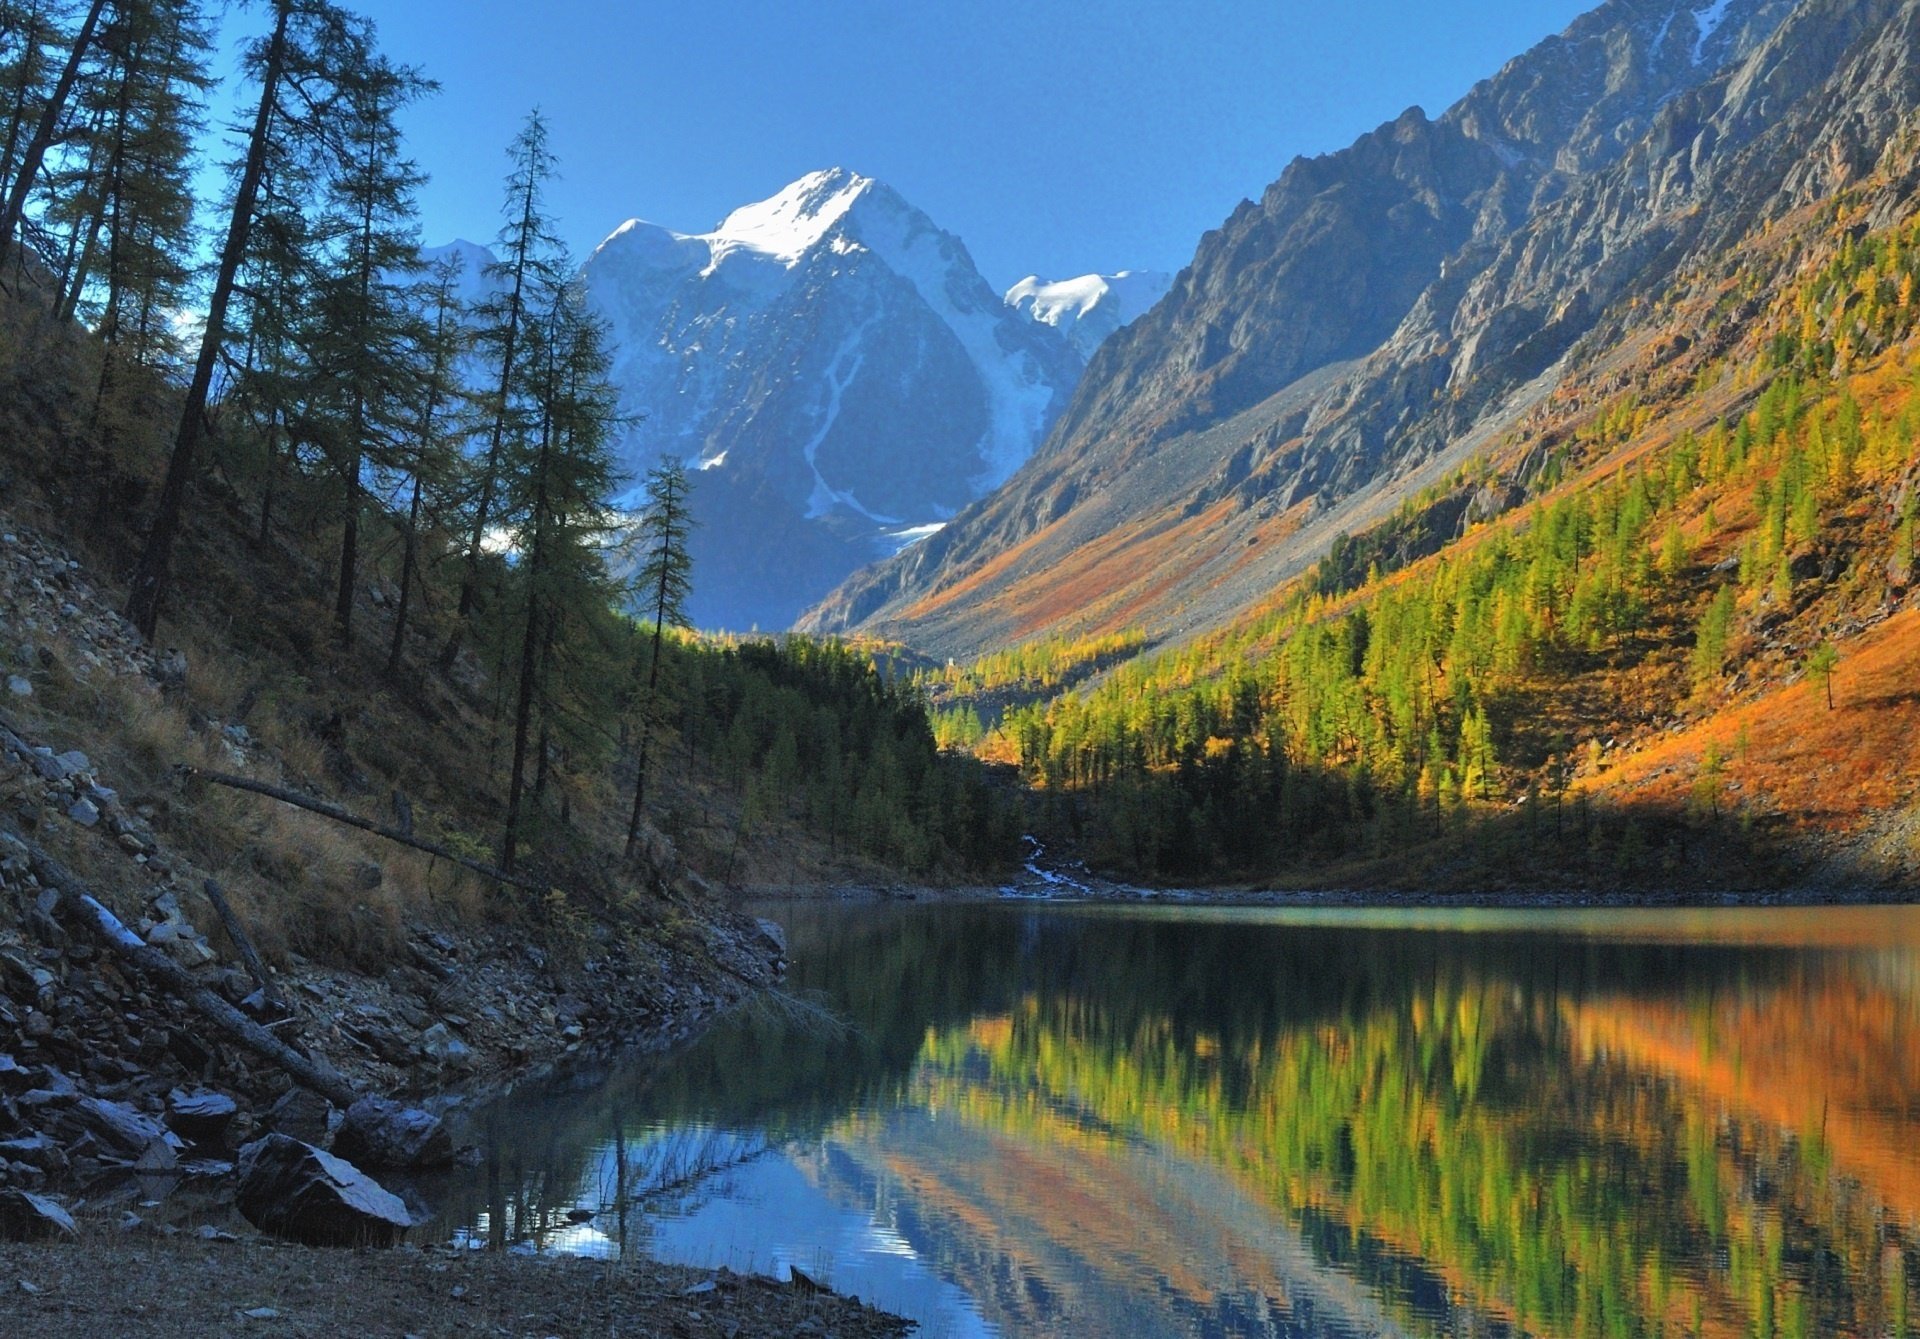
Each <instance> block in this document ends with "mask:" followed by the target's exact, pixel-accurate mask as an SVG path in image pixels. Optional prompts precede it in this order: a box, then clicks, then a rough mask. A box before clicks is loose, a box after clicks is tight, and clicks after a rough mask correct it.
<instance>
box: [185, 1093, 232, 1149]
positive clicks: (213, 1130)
mask: <svg viewBox="0 0 1920 1339" xmlns="http://www.w3.org/2000/svg"><path fill="white" fill-rule="evenodd" d="M239 1113H240V1107H239V1104H238V1103H236V1102H235V1101H234V1100H233V1099H232V1098H231V1097H228V1096H227V1095H226V1094H225V1093H189V1092H183V1091H181V1090H180V1089H178V1088H176V1089H174V1090H173V1091H172V1092H171V1093H169V1094H168V1095H167V1124H168V1125H169V1126H171V1127H172V1129H173V1131H174V1133H175V1134H178V1135H179V1136H180V1137H181V1138H183V1139H185V1140H187V1141H188V1142H189V1143H194V1144H218V1143H219V1142H220V1141H221V1140H222V1139H224V1138H225V1137H226V1133H227V1129H228V1127H229V1126H231V1125H232V1124H233V1118H234V1117H235V1116H237V1115H238V1114H239Z"/></svg>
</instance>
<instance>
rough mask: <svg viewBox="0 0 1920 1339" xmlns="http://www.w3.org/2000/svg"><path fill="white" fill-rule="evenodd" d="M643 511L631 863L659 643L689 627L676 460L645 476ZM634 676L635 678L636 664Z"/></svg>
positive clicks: (684, 520) (683, 479) (685, 521)
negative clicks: (642, 655) (643, 640)
mask: <svg viewBox="0 0 1920 1339" xmlns="http://www.w3.org/2000/svg"><path fill="white" fill-rule="evenodd" d="M645 490H646V499H647V501H646V506H645V508H644V509H643V511H642V512H641V515H640V527H639V536H638V539H639V543H640V546H641V548H642V550H643V551H644V553H645V554H646V557H645V560H644V561H643V562H642V564H641V567H640V572H639V575H638V576H637V577H636V578H635V580H634V590H635V593H636V594H637V595H638V596H639V597H640V598H641V599H642V600H643V601H645V605H644V607H645V608H646V610H647V612H648V614H649V616H650V618H651V620H652V622H653V632H652V635H651V639H650V640H651V645H650V648H649V654H648V656H647V661H646V665H647V680H646V687H645V689H644V691H643V692H642V693H641V694H640V704H639V705H640V753H639V758H638V760H637V765H636V767H635V769H634V778H633V809H632V814H631V816H630V817H629V818H628V819H627V858H628V859H632V858H633V852H634V847H635V845H636V843H638V841H639V839H640V817H641V813H642V810H643V806H644V805H645V803H646V794H647V766H648V762H649V755H650V753H651V750H652V745H653V728H654V718H655V716H656V715H657V710H656V709H657V706H658V698H659V692H660V660H661V643H662V639H663V638H664V637H665V635H666V630H667V629H668V628H670V627H673V628H685V627H689V626H691V624H690V623H689V621H688V619H687V596H688V595H689V594H690V593H691V590H692V573H693V559H692V558H691V557H690V556H689V554H688V552H687V540H688V538H689V537H690V536H691V534H692V532H693V518H692V516H691V515H690V514H689V512H688V510H687V472H686V468H685V466H683V465H682V464H681V463H680V462H679V461H678V460H675V459H673V458H671V457H662V458H661V460H660V463H659V464H657V465H655V466H654V467H653V468H652V469H651V470H649V471H648V472H647V478H646V484H645ZM634 674H635V676H636V677H637V676H638V674H639V665H638V663H637V662H636V664H635V666H634Z"/></svg>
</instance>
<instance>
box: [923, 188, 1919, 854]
mask: <svg viewBox="0 0 1920 1339" xmlns="http://www.w3.org/2000/svg"><path fill="white" fill-rule="evenodd" d="M1901 161H1905V160H1904V159H1903V160H1901ZM1904 181H1905V179H1904V177H1899V178H1896V177H1894V176H1891V175H1883V176H1880V177H1875V178H1872V179H1871V180H1869V181H1867V182H1866V183H1864V184H1863V185H1861V186H1860V187H1859V188H1857V189H1855V190H1851V191H1848V192H1846V193H1843V194H1842V195H1841V196H1840V197H1839V198H1838V199H1837V200H1836V201H1833V202H1830V203H1827V204H1824V205H1819V206H1807V207H1805V208H1803V209H1801V210H1800V211H1799V212H1798V213H1796V214H1795V215H1793V216H1792V217H1790V218H1788V219H1785V220H1782V221H1779V222H1777V223H1774V224H1770V225H1767V226H1763V227H1759V228H1756V229H1755V230H1754V231H1753V232H1752V233H1751V234H1750V235H1749V236H1748V237H1747V238H1746V239H1745V240H1744V241H1743V242H1742V244H1741V246H1740V247H1739V248H1737V249H1736V251H1735V252H1733V253H1730V254H1729V256H1728V257H1727V258H1726V259H1725V261H1724V263H1723V264H1722V265H1721V266H1719V267H1718V268H1716V269H1714V270H1713V271H1711V272H1708V271H1700V272H1693V273H1688V274H1686V275H1684V276H1682V279H1681V280H1680V281H1679V282H1678V283H1677V284H1676V287H1675V288H1674V289H1673V290H1672V291H1671V292H1670V293H1668V294H1667V295H1666V296H1665V297H1663V298H1662V299H1661V301H1660V303H1659V304H1657V306H1658V310H1657V311H1656V312H1655V313H1654V314H1653V315H1652V316H1651V317H1649V318H1648V321H1647V322H1646V323H1645V325H1644V328H1643V329H1642V330H1641V331H1640V333H1639V334H1638V335H1637V336H1636V337H1635V338H1632V339H1626V340H1623V341H1621V342H1620V343H1619V344H1618V345H1617V346H1616V347H1615V349H1614V350H1613V353H1612V355H1611V357H1610V359H1609V361H1608V362H1607V363H1606V364H1605V365H1604V366H1602V367H1600V368H1599V369H1597V370H1595V371H1594V372H1593V373H1592V374H1591V375H1589V376H1587V377H1585V378H1582V379H1577V380H1572V381H1569V382H1568V383H1566V384H1564V385H1562V386H1561V387H1560V388H1559V389H1558V390H1557V391H1556V392H1555V393H1554V395H1553V396H1552V397H1551V406H1550V409H1543V410H1541V411H1538V412H1537V413H1536V414H1535V415H1534V416H1532V417H1531V418H1530V419H1529V420H1528V422H1527V424H1526V425H1525V427H1524V428H1523V429H1519V430H1516V431H1515V432H1513V433H1512V434H1510V435H1509V436H1508V437H1506V438H1505V439H1503V440H1502V442H1500V443H1499V444H1497V445H1496V446H1495V447H1494V448H1493V449H1491V450H1489V451H1488V452H1487V453H1485V454H1484V455H1483V456H1481V457H1480V458H1478V459H1476V460H1475V461H1473V462H1472V463H1470V464H1469V465H1467V466H1465V467H1463V468H1461V469H1460V470H1459V471H1457V472H1456V473H1454V474H1453V475H1451V476H1449V477H1448V478H1446V479H1444V480H1442V481H1441V482H1440V483H1439V484H1437V485H1436V486H1434V487H1432V488H1429V489H1426V490H1424V491H1423V492H1421V493H1419V494H1418V495H1415V496H1414V497H1412V498H1410V499H1408V500H1407V501H1406V503H1405V504H1404V505H1403V506H1402V507H1401V508H1400V509H1399V510H1398V511H1397V512H1396V513H1395V514H1394V515H1393V516H1392V517H1390V518H1389V519H1388V520H1386V521H1385V522H1384V523H1383V524H1382V525H1380V526H1377V527H1375V528H1374V529H1372V530H1369V531H1365V532H1362V533H1359V534H1357V535H1356V536H1354V537H1353V538H1352V539H1343V540H1341V541H1340V542H1339V543H1337V544H1336V545H1334V547H1333V548H1332V549H1331V550H1330V551H1329V552H1328V553H1327V555H1326V556H1325V557H1324V559H1323V560H1322V561H1321V562H1320V563H1319V564H1318V566H1317V567H1316V568H1315V569H1314V571H1313V572H1312V573H1310V574H1309V575H1308V576H1307V577H1304V578H1302V579H1301V580H1299V581H1296V582H1294V583H1292V584H1290V585H1288V586H1287V587H1285V588H1283V589H1282V590H1280V591H1279V592H1277V593H1276V594H1275V595H1274V597H1273V598H1272V599H1271V600H1270V601H1269V602H1268V603H1267V604H1266V605H1265V606H1264V607H1263V608H1262V609H1260V610H1258V611H1256V612H1255V613H1253V614H1251V615H1249V616H1247V617H1245V618H1242V619H1240V620H1239V621H1237V622H1235V623H1233V624H1232V625H1231V626H1229V627H1227V628H1225V629H1223V630H1221V631H1219V632H1215V633H1211V634H1208V635H1206V636H1203V637H1197V638H1191V639H1187V640H1184V641H1179V640H1176V641H1175V642H1174V643H1173V644H1172V645H1171V646H1167V647H1165V648H1164V649H1161V650H1158V651H1155V652H1153V653H1151V654H1149V655H1146V656H1144V657H1143V658H1141V659H1140V660H1138V661H1136V662H1134V663H1132V664H1130V665H1127V666H1124V667H1121V668H1120V669H1117V670H1115V671H1113V672H1111V673H1109V674H1108V675H1106V676H1105V677H1104V678H1103V679H1102V680H1101V681H1099V682H1098V683H1097V684H1096V685H1095V686H1093V687H1091V688H1082V689H1081V690H1079V691H1075V692H1069V693H1066V694H1064V695H1062V696H1060V697H1057V698H1056V699H1055V700H1053V701H1052V702H1050V703H1047V704H1044V705H1039V706H1034V707H1031V708H1028V709H1025V710H1023V711H1018V712H1014V713H1010V714H1009V715H1008V716H1007V717H1006V719H1005V720H1004V722H1003V723H1002V727H1001V729H1000V732H999V735H998V737H997V739H989V740H988V741H986V742H985V743H984V744H983V745H982V747H983V749H984V750H985V751H989V752H994V751H998V752H1000V753H1001V754H1003V755H1004V756H1010V757H1017V758H1018V759H1019V760H1020V762H1021V763H1022V765H1023V766H1024V767H1025V769H1026V771H1027V773H1028V776H1029V778H1030V779H1031V780H1033V781H1035V782H1036V783H1038V784H1040V785H1042V786H1045V787H1048V788H1054V789H1059V790H1063V791H1070V792H1080V793H1083V794H1085V795H1087V796H1088V797H1090V799H1091V800H1092V801H1093V804H1092V806H1091V821H1090V822H1089V823H1088V824H1086V825H1085V827H1086V829H1087V830H1086V831H1084V832H1083V833H1082V834H1081V835H1082V836H1083V837H1084V838H1086V839H1087V840H1088V841H1089V845H1090V848H1091V849H1090V854H1092V855H1093V856H1094V857H1095V858H1096V860H1099V861H1104V862H1106V863H1109V864H1112V865H1116V866H1121V867H1126V868H1130V869H1132V870H1135V871H1140V872H1148V873H1157V874H1161V875H1165V876H1171V877H1196V876H1206V877H1221V876H1228V877H1234V876H1237V877H1261V876H1265V875H1269V874H1272V873H1275V872H1277V871H1282V870H1285V869H1287V868H1289V867H1292V866H1298V865H1301V864H1310V865H1316V866H1324V865H1326V864H1327V863H1328V862H1329V861H1334V860H1340V859H1347V860H1352V859H1356V858H1361V859H1363V858H1370V857H1381V856H1392V855H1394V854H1395V853H1402V854H1404V853H1407V852H1411V851H1418V850H1427V851H1428V852H1429V853H1430V855H1431V856H1432V859H1433V861H1435V862H1436V863H1437V864H1444V862H1445V861H1446V859H1448V858H1449V857H1447V856H1446V854H1445V848H1446V847H1447V845H1448V843H1449V842H1452V843H1454V844H1456V845H1457V844H1458V843H1459V841H1460V840H1461V838H1462V837H1463V836H1465V835H1466V834H1465V833H1464V832H1463V831H1462V826H1461V825H1462V823H1463V822H1464V821H1465V820H1464V819H1463V818H1462V817H1461V816H1462V815H1463V814H1466V815H1470V816H1476V817H1477V819H1488V818H1491V817H1493V816H1496V815H1500V816H1503V817H1502V821H1503V822H1504V823H1506V824H1507V826H1508V827H1509V828H1511V827H1512V826H1513V824H1514V823H1516V822H1517V823H1520V824H1522V825H1523V826H1524V832H1523V834H1522V835H1521V837H1520V838H1519V839H1518V841H1519V842H1520V844H1521V845H1530V846H1531V847H1532V848H1533V849H1532V851H1531V855H1530V858H1531V859H1533V860H1534V862H1535V863H1536V864H1538V865H1540V868H1538V869H1534V868H1530V867H1528V865H1527V861H1526V860H1521V861H1520V862H1518V864H1517V865H1516V869H1515V875H1514V877H1516V878H1523V879H1531V880H1535V881H1537V880H1538V879H1539V878H1541V877H1542V876H1543V875H1542V871H1543V870H1545V871H1555V870H1557V871H1560V872H1561V874H1562V875H1563V876H1571V877H1574V878H1578V879H1580V880H1581V881H1584V882H1595V881H1602V880H1604V879H1607V878H1609V877H1623V878H1626V879H1628V880H1630V881H1632V882H1644V881H1646V880H1648V879H1651V878H1654V877H1655V876H1658V875H1661V874H1662V872H1663V870H1664V874H1665V875H1666V876H1668V877H1667V882H1669V883H1671V882H1672V881H1673V880H1674V879H1675V878H1678V879H1680V880H1681V881H1683V882H1691V881H1694V880H1696V879H1707V880H1725V881H1729V882H1738V881H1739V879H1740V878H1744V879H1745V880H1747V881H1748V883H1749V884H1751V883H1754V882H1762V883H1764V882H1767V881H1770V880H1776V879H1785V878H1799V877H1804V876H1805V873H1806V872H1807V871H1808V870H1810V869H1812V868H1814V867H1815V866H1816V865H1818V864H1821V863H1825V864H1826V865H1827V866H1828V867H1829V868H1832V867H1833V862H1834V861H1841V862H1844V863H1843V864H1842V865H1840V866H1839V868H1841V869H1842V870H1843V871H1847V872H1851V873H1858V872H1860V871H1863V870H1866V871H1872V872H1875V873H1877V874H1881V875H1885V876H1887V877H1894V878H1907V877H1911V876H1912V874H1913V873H1914V870H1915V868H1916V864H1915V861H1914V856H1913V852H1912V850H1911V848H1910V843H1908V842H1906V841H1905V839H1904V837H1903V836H1902V831H1903V826H1904V825H1903V823H1902V821H1901V819H1902V816H1903V814H1904V812H1905V810H1906V807H1907V806H1908V805H1909V804H1910V803H1911V801H1912V799H1913V794H1914V788H1913V787H1914V782H1915V780H1916V779H1920V766H1916V764H1920V759H1916V758H1915V757H1913V756H1912V754H1911V749H1912V747H1913V740H1914V737H1915V735H1914V731H1913V730H1912V729H1911V728H1910V726H1911V723H1912V722H1911V719H1910V717H1911V713H1912V709H1913V698H1912V696H1911V694H1910V692H1909V691H1908V689H1907V688H1906V687H1905V686H1904V683H1903V681H1904V680H1906V679H1910V678H1911V677H1912V674H1913V672H1914V671H1916V670H1920V665H1916V664H1915V652H1916V650H1917V649H1920V644H1916V643H1915V641H1914V638H1915V631H1914V626H1915V625H1914V623H1913V620H1912V617H1911V616H1910V614H1909V612H1908V611H1909V610H1910V609H1911V605H1912V600H1913V598H1914V593H1915V545H1914V532H1915V517H1916V511H1917V510H1920V497H1917V496H1916V490H1915V489H1914V487H1913V486H1912V485H1913V478H1914V474H1915V470H1916V468H1917V467H1920V394H1916V385H1920V345H1917V344H1916V341H1915V331H1916V322H1917V321H1920V295H1916V283H1917V282H1920V229H1916V227H1915V225H1914V224H1913V223H1912V222H1911V221H1908V220H1907V219H1906V218H1905V215H1904V212H1903V211H1904V210H1905V209H1906V208H1907V207H1908V206H1909V205H1910V204H1911V200H1910V198H1909V196H1908V194H1907V193H1906V192H1905V187H1904ZM1736 318H1737V319H1736ZM1463 530H1464V533H1461V532H1462V531H1463ZM1456 535H1457V536H1458V537H1457V538H1455V537H1453V536H1456ZM1125 612H1126V614H1127V615H1128V616H1131V615H1132V614H1134V613H1137V610H1134V609H1132V608H1128V609H1127V610H1126V611H1125ZM1829 648H1830V649H1829ZM1809 675H1811V676H1812V678H1811V679H1809V677H1808V676H1809ZM1829 681H1830V685H1829ZM1808 683H1812V685H1813V691H1808V690H1807V688H1806V685H1807V684H1808ZM1829 686H1831V687H1832V690H1833V692H1832V706H1831V708H1829V705H1828V693H1827V689H1828V687H1829ZM950 705H964V704H950ZM1709 741H1711V742H1712V743H1713V745H1714V749H1713V751H1712V753H1711V754H1709V752H1708V749H1707V743H1708V742H1709ZM1516 806H1517V807H1516ZM1576 807H1577V810H1578V812H1577V813H1575V809H1576ZM1675 824H1679V825H1681V826H1680V827H1675V826H1674V825H1675ZM1629 825H1637V827H1638V831H1637V834H1636V835H1632V836H1629V834H1628V833H1627V827H1628V826H1629ZM1688 825H1691V827H1693V828H1695V829H1699V830H1701V831H1703V832H1705V833H1706V834H1707V837H1708V838H1709V840H1705V841H1703V842H1699V843H1695V842H1693V841H1692V839H1691V838H1690V837H1689V836H1688V835H1687V832H1686V831H1685V830H1683V829H1684V828H1686V827H1687V826H1688ZM1543 828H1545V829H1550V831H1551V839H1552V844H1551V848H1550V855H1549V858H1547V859H1546V860H1545V861H1544V862H1542V861H1541V860H1540V859H1539V857H1540V854H1541V850H1542V849H1543V848H1542V847H1541V839H1542V831H1543ZM1776 838H1777V839H1778V841H1777V842H1774V844H1772V845H1768V843H1769V842H1770V841H1773V839H1776ZM1830 839H1831V840H1830ZM1635 843H1643V844H1646V845H1648V846H1649V847H1650V848H1653V849H1651V850H1650V851H1648V852H1641V851H1638V850H1637V849H1636V847H1635ZM1756 843H1758V844H1760V845H1762V846H1767V849H1768V850H1770V851H1771V852H1772V853H1773V855H1774V856H1777V857H1778V858H1779V860H1778V863H1774V864H1769V863H1766V862H1765V861H1760V860H1757V859H1754V860H1748V859H1741V858H1736V857H1729V856H1728V855H1727V854H1726V853H1727V852H1728V851H1737V850H1744V849H1747V848H1751V847H1754V845H1755V844H1756ZM1869 846H1871V847H1872V849H1871V851H1869V850H1868V847H1869ZM1669 848H1670V849H1669ZM1623 853H1624V854H1623ZM1736 876H1739V878H1736Z"/></svg>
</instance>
